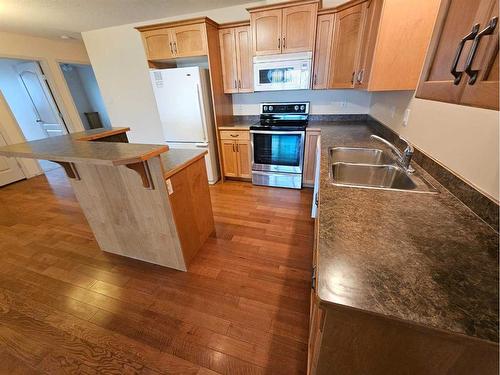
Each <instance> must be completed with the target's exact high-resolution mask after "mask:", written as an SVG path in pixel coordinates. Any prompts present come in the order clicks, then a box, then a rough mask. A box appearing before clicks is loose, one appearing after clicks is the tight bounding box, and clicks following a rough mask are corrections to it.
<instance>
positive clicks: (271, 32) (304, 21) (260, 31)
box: [248, 0, 318, 56]
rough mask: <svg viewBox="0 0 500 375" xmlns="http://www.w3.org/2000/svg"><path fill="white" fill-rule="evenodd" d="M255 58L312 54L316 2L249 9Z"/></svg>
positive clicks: (300, 2) (295, 2)
mask: <svg viewBox="0 0 500 375" xmlns="http://www.w3.org/2000/svg"><path fill="white" fill-rule="evenodd" d="M248 11H249V12H250V26H251V30H252V46H253V47H252V50H253V55H254V56H260V55H272V54H279V53H292V52H307V51H313V49H314V39H315V34H316V18H317V12H318V1H316V0H315V1H294V2H291V3H287V4H286V5H284V4H278V5H267V6H264V7H255V8H250V9H248Z"/></svg>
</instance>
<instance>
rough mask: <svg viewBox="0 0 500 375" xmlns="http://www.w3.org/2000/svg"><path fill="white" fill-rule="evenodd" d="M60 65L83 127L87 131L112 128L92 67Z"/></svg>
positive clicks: (85, 65)
mask: <svg viewBox="0 0 500 375" xmlns="http://www.w3.org/2000/svg"><path fill="white" fill-rule="evenodd" d="M59 65H60V67H61V71H62V73H63V75H64V78H65V80H66V84H67V86H68V89H69V91H70V93H71V96H72V97H73V102H74V103H75V107H76V109H77V110H78V114H79V115H80V119H81V120H82V124H83V127H84V128H85V129H87V130H89V129H97V128H111V122H110V120H109V116H108V112H107V111H106V107H105V105H104V101H103V99H102V96H101V92H100V90H99V86H98V84H97V80H96V78H95V75H94V70H93V69H92V66H90V65H87V64H72V63H60V64H59Z"/></svg>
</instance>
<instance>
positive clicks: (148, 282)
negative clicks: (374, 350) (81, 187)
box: [0, 169, 313, 375]
mask: <svg viewBox="0 0 500 375" xmlns="http://www.w3.org/2000/svg"><path fill="white" fill-rule="evenodd" d="M210 193H211V197H212V204H213V209H214V215H215V221H216V234H214V235H213V236H212V237H211V238H209V240H208V241H207V243H206V244H205V245H204V247H203V248H202V249H201V250H200V252H199V253H198V255H197V256H196V257H195V259H194V261H193V263H192V264H191V267H190V270H189V272H186V273H183V272H179V271H174V270H171V269H167V268H162V267H159V266H155V265H151V264H148V263H143V262H140V261H134V260H130V259H127V258H122V257H119V256H116V255H113V254H109V253H105V252H102V251H101V250H100V249H99V247H98V245H97V243H96V241H95V240H94V238H93V235H92V232H91V231H90V228H89V227H88V225H87V222H86V220H85V217H84V216H83V213H82V211H81V210H80V207H79V205H78V202H77V201H76V199H75V197H74V195H73V192H72V189H71V186H70V184H69V182H68V181H67V179H66V176H65V175H64V174H63V172H62V170H61V169H57V170H54V171H50V172H48V174H47V178H46V177H45V176H40V177H36V178H33V179H30V180H28V181H22V182H19V183H15V184H12V185H9V186H5V187H3V188H0V256H1V263H0V374H31V373H33V374H37V373H47V374H64V373H67V374H75V373H85V374H94V373H113V374H134V373H141V374H158V373H167V374H214V373H222V374H231V375H234V374H246V375H251V374H287V375H288V374H302V373H305V372H306V362H307V332H308V323H309V293H310V278H311V272H310V269H311V257H312V255H311V254H312V242H313V222H312V220H311V219H310V212H309V211H310V206H311V199H312V193H311V191H310V190H302V191H294V190H286V189H273V188H264V187H256V186H252V185H251V184H248V183H240V182H228V183H225V184H218V185H216V186H214V187H211V189H210Z"/></svg>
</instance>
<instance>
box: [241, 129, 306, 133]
mask: <svg viewBox="0 0 500 375" xmlns="http://www.w3.org/2000/svg"><path fill="white" fill-rule="evenodd" d="M304 133H305V132H304V130H250V134H304Z"/></svg>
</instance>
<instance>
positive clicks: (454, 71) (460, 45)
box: [450, 23, 479, 85]
mask: <svg viewBox="0 0 500 375" xmlns="http://www.w3.org/2000/svg"><path fill="white" fill-rule="evenodd" d="M478 31H479V24H478V23H476V24H475V25H474V26H472V30H471V32H470V33H469V34H467V35H466V36H464V37H463V38H462V39H461V40H460V42H458V46H457V51H456V52H455V57H454V58H453V62H452V64H451V69H450V73H451V74H452V75H453V77H455V80H454V81H453V84H454V85H458V84H459V83H460V80H461V79H462V73H463V72H457V65H458V61H459V60H460V56H461V55H462V50H463V49H464V45H465V42H466V41H468V40H472V39H474V38H475V37H476V35H477V32H478Z"/></svg>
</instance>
